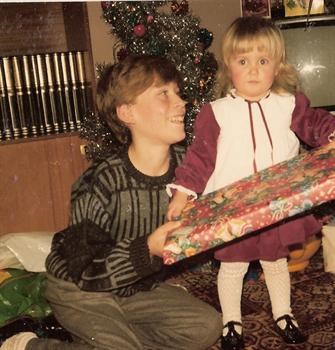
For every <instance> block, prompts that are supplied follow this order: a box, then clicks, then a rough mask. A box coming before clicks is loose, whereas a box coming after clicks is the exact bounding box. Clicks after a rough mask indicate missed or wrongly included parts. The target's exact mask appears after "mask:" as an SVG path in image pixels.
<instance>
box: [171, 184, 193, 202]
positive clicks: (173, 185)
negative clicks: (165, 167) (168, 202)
mask: <svg viewBox="0 0 335 350" xmlns="http://www.w3.org/2000/svg"><path fill="white" fill-rule="evenodd" d="M172 190H178V191H179V192H183V193H186V194H187V195H188V196H190V197H191V198H190V200H192V201H193V200H195V199H197V198H198V195H197V194H196V193H195V192H194V191H192V190H189V189H188V188H186V187H184V186H181V185H176V184H168V185H166V192H167V194H168V195H169V197H172V195H173V193H172Z"/></svg>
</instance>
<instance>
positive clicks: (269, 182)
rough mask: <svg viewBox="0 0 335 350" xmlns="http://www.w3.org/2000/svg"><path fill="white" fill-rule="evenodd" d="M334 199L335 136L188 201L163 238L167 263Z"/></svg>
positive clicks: (164, 257)
mask: <svg viewBox="0 0 335 350" xmlns="http://www.w3.org/2000/svg"><path fill="white" fill-rule="evenodd" d="M333 199H335V142H332V143H329V144H328V145H326V146H323V147H320V148H318V149H314V150H312V151H310V152H303V153H301V154H300V155H298V156H296V157H294V158H292V159H290V160H288V161H286V162H282V163H279V164H276V165H274V166H272V167H269V168H267V169H264V170H262V171H260V172H258V173H255V174H253V175H250V176H248V177H246V178H244V179H242V180H239V181H237V182H235V183H233V184H230V185H228V186H226V187H224V188H222V189H220V190H217V191H215V192H212V193H209V194H207V195H203V196H201V197H199V198H198V199H197V200H195V201H193V202H190V203H188V205H187V206H186V208H185V209H184V211H183V213H182V218H181V219H182V226H181V227H180V228H179V229H178V230H177V231H175V232H173V233H172V234H171V235H170V236H169V237H168V238H167V241H166V243H165V247H164V251H163V260H164V263H165V264H167V265H169V264H173V263H175V262H177V261H179V260H182V259H185V258H188V257H190V256H193V255H195V254H198V253H200V252H202V251H205V250H208V249H210V248H214V247H216V246H219V245H220V246H221V247H222V246H223V245H224V243H226V242H229V241H231V240H233V239H235V238H238V237H242V236H244V235H246V234H248V233H250V232H253V231H256V230H259V229H261V228H264V227H267V226H269V225H271V224H274V223H276V222H279V221H281V220H283V219H285V218H288V217H292V216H294V215H297V214H299V213H302V212H304V211H306V210H309V209H311V208H313V207H315V206H318V205H320V204H322V203H324V202H327V201H330V200H333Z"/></svg>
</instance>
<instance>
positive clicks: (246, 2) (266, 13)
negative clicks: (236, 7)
mask: <svg viewBox="0 0 335 350" xmlns="http://www.w3.org/2000/svg"><path fill="white" fill-rule="evenodd" d="M270 3H271V1H270V0H241V12H242V17H248V16H259V17H270Z"/></svg>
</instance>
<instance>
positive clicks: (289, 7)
mask: <svg viewBox="0 0 335 350" xmlns="http://www.w3.org/2000/svg"><path fill="white" fill-rule="evenodd" d="M311 1H313V2H312V4H311V11H310V14H311V15H319V14H324V13H325V1H324V0H284V7H285V17H297V16H306V15H308V8H309V4H310V2H311Z"/></svg>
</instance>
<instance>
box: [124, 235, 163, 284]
mask: <svg viewBox="0 0 335 350" xmlns="http://www.w3.org/2000/svg"><path fill="white" fill-rule="evenodd" d="M147 238H148V237H147V236H144V237H140V238H138V239H136V240H134V241H133V242H132V243H131V245H130V260H131V262H132V264H133V266H134V269H135V270H136V272H137V274H138V275H139V276H141V277H146V276H148V275H151V274H152V273H154V272H157V271H159V270H160V269H161V267H162V259H161V258H159V257H155V256H154V257H152V258H151V256H150V253H149V248H148V244H147Z"/></svg>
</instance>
